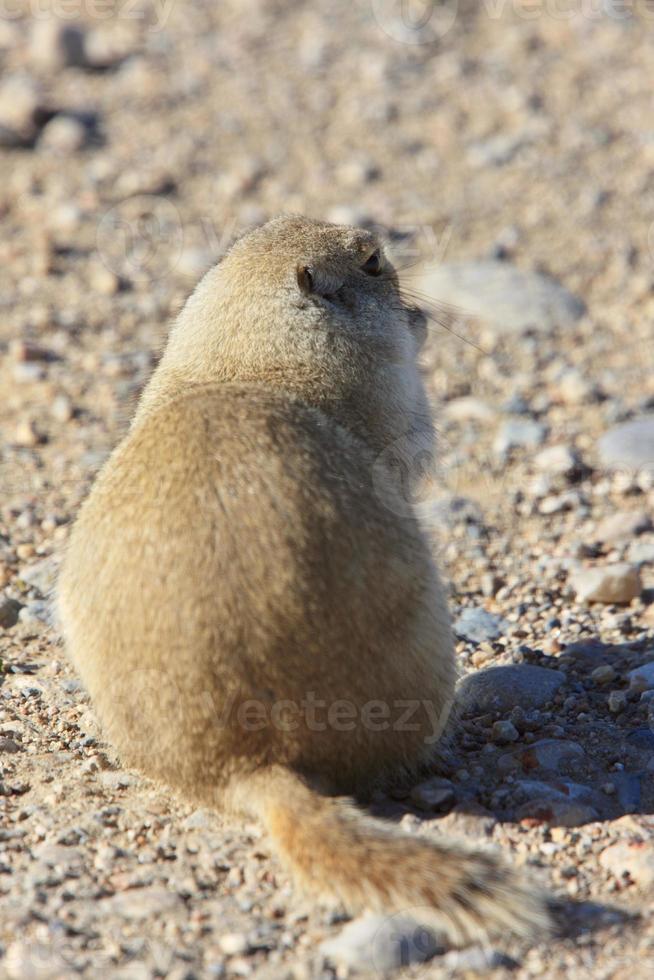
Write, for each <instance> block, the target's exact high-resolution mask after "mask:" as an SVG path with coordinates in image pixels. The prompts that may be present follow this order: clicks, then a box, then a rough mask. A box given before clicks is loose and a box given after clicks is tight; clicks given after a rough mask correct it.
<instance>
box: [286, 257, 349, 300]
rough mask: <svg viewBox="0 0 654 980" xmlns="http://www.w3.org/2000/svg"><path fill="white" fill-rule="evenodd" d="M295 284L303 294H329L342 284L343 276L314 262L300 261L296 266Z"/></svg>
mask: <svg viewBox="0 0 654 980" xmlns="http://www.w3.org/2000/svg"><path fill="white" fill-rule="evenodd" d="M297 284H298V286H299V287H300V290H301V292H303V293H304V295H305V296H326V297H327V296H330V295H332V294H333V293H335V292H337V291H338V290H339V289H340V288H341V286H342V285H343V276H340V275H338V274H337V273H336V272H335V271H334V270H332V269H325V268H322V267H321V266H320V265H318V264H317V263H315V262H306V263H305V262H300V263H298V267H297Z"/></svg>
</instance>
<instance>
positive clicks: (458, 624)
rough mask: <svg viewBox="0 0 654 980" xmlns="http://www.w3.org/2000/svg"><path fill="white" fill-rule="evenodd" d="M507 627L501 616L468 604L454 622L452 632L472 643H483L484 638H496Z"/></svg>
mask: <svg viewBox="0 0 654 980" xmlns="http://www.w3.org/2000/svg"><path fill="white" fill-rule="evenodd" d="M507 628H508V625H507V623H506V622H505V621H504V620H503V619H502V617H501V616H495V615H493V613H489V612H486V610H485V609H481V608H480V607H479V606H469V607H468V608H467V609H464V610H463V612H462V613H461V615H460V616H459V617H458V618H457V619H456V620H455V622H454V632H455V633H456V634H457V636H461V637H463V639H465V640H471V641H472V642H473V643H483V642H484V641H485V640H496V639H497V637H498V636H502V634H503V633H504V632H505V631H506V629H507Z"/></svg>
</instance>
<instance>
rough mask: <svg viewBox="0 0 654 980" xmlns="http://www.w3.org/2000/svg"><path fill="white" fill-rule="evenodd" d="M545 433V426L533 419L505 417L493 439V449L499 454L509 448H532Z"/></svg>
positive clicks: (542, 438)
mask: <svg viewBox="0 0 654 980" xmlns="http://www.w3.org/2000/svg"><path fill="white" fill-rule="evenodd" d="M546 434H547V429H546V428H545V426H544V425H541V424H540V422H534V421H533V419H507V420H506V422H503V423H502V426H501V427H500V430H499V432H498V433H497V435H496V436H495V439H494V440H493V451H494V452H495V453H497V454H498V455H500V456H501V455H503V454H504V453H507V452H508V451H509V450H510V449H534V448H535V447H536V446H540V444H541V443H542V442H543V440H544V439H545V435H546Z"/></svg>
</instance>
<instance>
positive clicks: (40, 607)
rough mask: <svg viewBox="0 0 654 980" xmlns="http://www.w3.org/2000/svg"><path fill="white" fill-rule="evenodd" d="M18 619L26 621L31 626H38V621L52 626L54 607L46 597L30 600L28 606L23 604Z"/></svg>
mask: <svg viewBox="0 0 654 980" xmlns="http://www.w3.org/2000/svg"><path fill="white" fill-rule="evenodd" d="M18 619H19V620H20V622H21V623H26V624H27V625H29V626H36V625H37V623H38V624H42V623H45V625H46V626H52V623H53V616H52V607H51V605H50V603H49V602H47V601H46V600H45V599H34V600H33V602H28V603H27V605H26V606H23V608H22V609H21V611H20V613H19V614H18Z"/></svg>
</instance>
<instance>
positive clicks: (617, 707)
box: [607, 691, 627, 715]
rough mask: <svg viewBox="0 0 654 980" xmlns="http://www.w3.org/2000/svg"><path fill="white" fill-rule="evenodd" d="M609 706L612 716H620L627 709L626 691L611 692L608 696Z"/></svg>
mask: <svg viewBox="0 0 654 980" xmlns="http://www.w3.org/2000/svg"><path fill="white" fill-rule="evenodd" d="M607 704H608V707H609V711H610V712H611V714H612V715H618V714H620V712H621V711H624V709H625V708H626V707H627V692H626V691H611V693H610V694H609V696H608V699H607Z"/></svg>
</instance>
